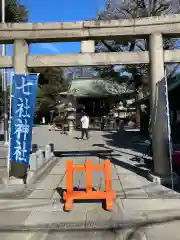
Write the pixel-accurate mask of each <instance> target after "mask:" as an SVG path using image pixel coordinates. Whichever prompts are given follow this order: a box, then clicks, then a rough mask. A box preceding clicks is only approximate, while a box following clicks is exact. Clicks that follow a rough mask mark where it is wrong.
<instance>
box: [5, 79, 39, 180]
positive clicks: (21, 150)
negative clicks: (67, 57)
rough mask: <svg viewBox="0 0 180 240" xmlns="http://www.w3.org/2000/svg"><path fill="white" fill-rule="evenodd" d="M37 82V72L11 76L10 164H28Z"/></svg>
mask: <svg viewBox="0 0 180 240" xmlns="http://www.w3.org/2000/svg"><path fill="white" fill-rule="evenodd" d="M37 83H38V75H37V74H29V75H14V77H13V83H12V96H11V99H12V100H11V101H12V105H11V132H10V161H11V166H12V163H13V164H16V163H21V165H26V166H27V167H28V166H29V158H30V152H31V142H32V127H33V119H34V110H35V102H36V90H37ZM24 169H25V168H24ZM11 170H12V169H11ZM24 174H25V173H24ZM11 175H12V176H15V175H16V174H15V175H14V174H13V173H11ZM20 175H22V174H20ZM15 177H21V176H15Z"/></svg>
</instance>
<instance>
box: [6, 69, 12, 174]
mask: <svg viewBox="0 0 180 240" xmlns="http://www.w3.org/2000/svg"><path fill="white" fill-rule="evenodd" d="M13 76H14V73H12V72H11V76H10V91H9V96H10V98H9V148H8V157H7V174H8V179H9V173H10V149H11V120H12V119H11V118H12V109H11V108H12V82H13V81H12V79H13Z"/></svg>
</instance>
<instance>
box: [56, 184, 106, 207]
mask: <svg viewBox="0 0 180 240" xmlns="http://www.w3.org/2000/svg"><path fill="white" fill-rule="evenodd" d="M55 190H56V191H57V193H58V194H59V196H60V202H61V203H63V204H65V201H64V198H63V195H64V192H66V191H67V190H66V189H63V188H61V187H58V188H56V189H55ZM73 191H76V192H86V189H85V188H77V187H74V188H73ZM92 191H94V192H96V191H97V189H95V188H92ZM73 202H74V203H99V202H100V203H102V208H103V209H104V210H106V204H105V200H103V199H102V200H94V199H85V200H79V199H78V200H74V201H73ZM63 209H64V208H63ZM64 211H65V209H64Z"/></svg>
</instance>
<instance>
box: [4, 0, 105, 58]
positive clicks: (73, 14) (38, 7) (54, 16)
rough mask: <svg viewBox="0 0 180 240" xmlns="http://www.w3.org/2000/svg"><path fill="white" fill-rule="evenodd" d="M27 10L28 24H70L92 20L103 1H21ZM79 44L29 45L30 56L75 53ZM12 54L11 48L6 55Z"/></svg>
mask: <svg viewBox="0 0 180 240" xmlns="http://www.w3.org/2000/svg"><path fill="white" fill-rule="evenodd" d="M21 2H22V3H23V4H24V5H25V6H26V7H27V9H28V10H29V22H60V21H63V22H71V21H81V20H88V19H91V18H94V17H95V16H96V13H97V11H99V10H101V9H103V7H104V5H105V0H65V1H64V0H63V1H62V0H51V1H48V0H21ZM79 51H80V43H77V42H76V43H74V42H72V43H54V44H53V43H52V44H51V43H50V44H49V43H48V44H32V45H30V54H58V53H76V52H79ZM12 54H13V48H12V46H8V47H7V55H12Z"/></svg>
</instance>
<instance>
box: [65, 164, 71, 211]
mask: <svg viewBox="0 0 180 240" xmlns="http://www.w3.org/2000/svg"><path fill="white" fill-rule="evenodd" d="M66 189H67V193H72V192H73V161H72V160H68V161H67V163H66ZM72 204H73V199H71V198H70V199H67V200H66V203H65V210H67V211H70V210H72Z"/></svg>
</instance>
